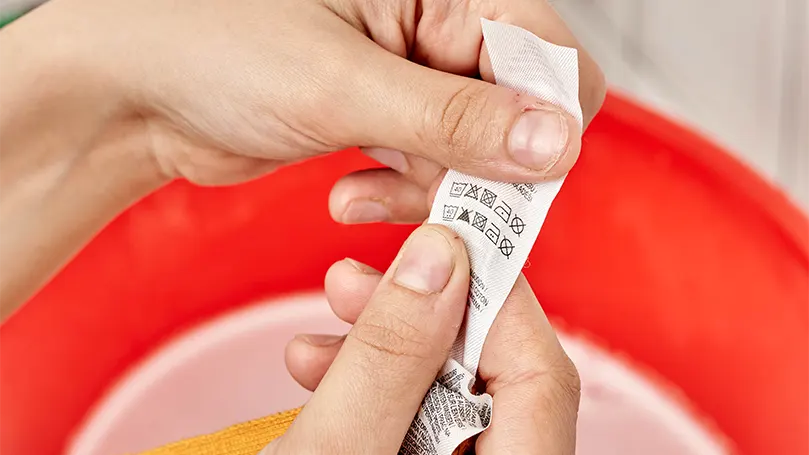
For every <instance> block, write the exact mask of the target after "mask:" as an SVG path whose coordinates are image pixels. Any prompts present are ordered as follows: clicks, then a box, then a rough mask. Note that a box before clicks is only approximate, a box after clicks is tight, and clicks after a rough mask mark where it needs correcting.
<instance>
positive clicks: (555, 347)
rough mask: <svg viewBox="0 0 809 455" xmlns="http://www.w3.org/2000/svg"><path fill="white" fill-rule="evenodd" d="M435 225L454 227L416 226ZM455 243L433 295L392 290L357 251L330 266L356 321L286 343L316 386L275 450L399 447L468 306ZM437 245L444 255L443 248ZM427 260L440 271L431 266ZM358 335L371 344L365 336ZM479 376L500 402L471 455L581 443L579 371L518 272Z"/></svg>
mask: <svg viewBox="0 0 809 455" xmlns="http://www.w3.org/2000/svg"><path fill="white" fill-rule="evenodd" d="M433 229H435V230H438V229H440V230H441V232H444V233H445V235H449V236H452V234H447V231H446V230H445V229H444V228H443V227H438V226H427V227H422V228H420V229H419V230H417V231H416V232H417V233H416V234H414V235H420V234H419V233H423V232H425V230H433ZM447 238H452V237H447ZM451 242H454V243H453V246H454V251H455V253H456V264H455V269H454V272H453V279H451V280H450V282H449V283H450V284H448V285H447V287H446V288H445V289H444V291H443V293H442V294H440V295H436V296H435V297H432V301H431V303H432V305H431V304H430V303H428V300H426V298H425V297H424V296H418V294H414V293H411V292H407V291H404V292H397V293H394V292H391V290H390V289H391V287H392V284H391V278H390V275H391V271H388V273H387V274H386V275H385V276H383V275H382V274H380V273H379V272H377V271H375V270H373V269H372V268H370V267H368V266H366V265H363V264H358V263H356V262H354V261H351V260H344V261H341V262H338V263H336V264H334V265H333V266H332V268H331V269H330V270H329V272H328V274H327V276H326V295H327V297H328V299H329V302H330V304H331V306H332V309H333V310H334V312H335V314H336V315H337V316H338V317H340V318H341V319H343V320H344V321H346V322H349V323H353V324H354V327H353V328H352V331H351V332H349V334H348V336H347V337H345V338H344V337H335V336H325V335H302V336H298V337H297V338H295V339H294V340H293V341H291V342H290V343H289V345H288V346H287V351H286V362H287V367H288V369H289V371H290V373H291V374H292V376H293V377H294V378H295V379H296V380H297V381H298V382H299V383H300V384H301V385H302V386H304V387H306V388H307V389H309V390H314V391H315V393H314V395H313V398H312V401H310V402H309V403H308V404H307V405H306V406H305V407H304V409H303V411H302V412H301V415H300V417H299V418H298V420H297V421H296V422H295V424H294V425H293V427H292V429H294V430H295V431H294V432H292V430H290V432H289V433H287V436H284V438H287V437H288V439H287V440H286V441H282V442H279V445H278V446H277V447H274V448H271V449H268V450H269V452H268V453H270V454H274V453H298V452H300V453H307V451H308V453H318V449H320V450H325V448H327V447H328V448H329V450H328V451H329V453H352V454H354V453H374V454H376V453H380V454H385V453H389V454H394V453H397V450H398V448H399V445H400V444H401V442H402V439H403V437H404V434H405V432H406V431H407V428H408V427H409V425H410V422H411V421H412V419H413V417H414V416H415V414H416V412H417V410H418V405H419V403H420V402H421V399H422V398H423V396H424V395H425V394H426V392H427V388H428V387H429V384H430V383H431V382H432V381H433V380H434V379H435V376H436V373H437V371H438V369H439V368H440V366H441V364H442V363H443V362H444V361H445V360H446V358H447V353H448V349H449V347H450V345H451V343H452V339H454V337H455V336H456V335H457V332H458V324H459V323H460V321H461V319H460V318H459V316H458V315H459V314H460V315H462V313H463V309H464V307H465V300H466V291H467V290H466V289H461V288H456V287H455V285H456V284H457V285H458V286H460V285H461V282H466V281H467V280H468V273H467V270H468V269H467V268H466V267H467V265H466V264H467V262H466V261H467V259H466V256H465V254H462V253H463V251H464V250H463V244H462V242H461V241H460V240H459V239H457V238H454V239H452V240H451ZM405 251H407V246H406V247H405ZM434 251H436V253H435V255H436V257H438V254H437V252H438V251H439V250H438V249H436V250H434ZM429 257H431V256H430V255H429V254H425V255H424V256H422V259H427V258H429ZM397 263H399V264H401V262H394V264H393V266H392V267H391V270H394V269H395V268H396V266H397ZM421 270H423V271H425V272H426V273H428V274H429V273H432V274H433V275H432V276H438V275H439V274H437V273H436V271H437V269H435V268H431V267H428V266H426V265H425V266H424V267H422V269H421ZM456 277H458V279H457V281H453V280H454V279H455V278H456ZM383 296H385V297H387V298H386V299H384V300H383V299H382V297H383ZM461 301H463V302H461ZM438 305H444V307H443V308H444V310H445V312H444V313H437V312H436V309H438V308H442V307H439V306H438ZM369 326H370V327H371V329H370V330H369ZM442 330H443V332H442ZM355 332H356V333H355ZM357 333H359V334H361V335H360V339H361V340H362V339H365V341H368V343H362V342H358V340H357ZM368 335H372V337H368ZM366 337H367V338H366ZM367 344H370V345H371V346H373V348H371V349H368V346H367ZM360 348H363V349H366V350H367V352H365V351H363V350H361V349H360ZM368 354H370V355H368ZM478 375H479V378H480V379H481V380H482V381H483V384H484V385H485V392H487V393H489V394H491V395H492V397H493V406H494V407H493V410H492V421H491V425H490V427H489V428H488V429H487V430H486V431H484V432H483V433H481V434H480V436H479V437H478V439H477V441H476V443H475V449H476V453H479V454H481V455H487V454H501V453H519V454H534V453H535V454H543V455H557V454H565V455H567V454H573V453H574V452H575V444H576V419H577V415H578V405H579V394H580V393H579V392H580V384H579V378H578V374H577V371H576V368H575V366H574V365H573V364H572V362H571V361H570V359H569V358H568V357H567V355H566V354H565V352H564V350H563V349H562V347H561V345H560V344H559V341H558V339H557V338H556V335H555V333H554V331H553V328H552V327H551V326H550V324H549V322H548V320H547V318H546V317H545V314H544V313H543V311H542V308H541V307H540V306H539V304H538V302H537V300H536V298H535V297H534V294H533V292H532V291H531V288H530V286H529V285H528V282H527V281H526V279H525V277H524V276H522V275H521V276H520V277H519V279H518V280H517V283H516V284H515V286H514V288H513V290H512V292H511V294H510V295H509V297H508V299H507V300H506V302H505V304H504V306H503V308H502V309H501V310H500V312H499V313H498V315H497V318H496V319H495V321H494V324H493V326H492V328H491V331H490V332H489V334H488V337H487V338H486V343H485V344H484V346H483V352H482V354H481V359H480V366H479V371H478ZM335 384H339V385H335ZM302 417H305V418H303V419H302ZM335 447H336V449H335Z"/></svg>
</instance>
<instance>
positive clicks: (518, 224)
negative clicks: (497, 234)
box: [508, 215, 525, 235]
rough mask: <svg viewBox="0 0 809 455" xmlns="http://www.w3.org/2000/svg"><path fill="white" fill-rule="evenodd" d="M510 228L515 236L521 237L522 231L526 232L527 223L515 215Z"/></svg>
mask: <svg viewBox="0 0 809 455" xmlns="http://www.w3.org/2000/svg"><path fill="white" fill-rule="evenodd" d="M508 227H510V228H511V230H512V231H514V233H515V234H517V235H520V234H522V231H524V230H525V222H524V221H523V220H522V218H520V217H518V216H517V215H514V218H512V219H511V223H509V225H508Z"/></svg>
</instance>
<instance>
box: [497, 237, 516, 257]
mask: <svg viewBox="0 0 809 455" xmlns="http://www.w3.org/2000/svg"><path fill="white" fill-rule="evenodd" d="M498 248H500V252H501V253H503V256H505V257H506V259H508V258H509V256H511V253H512V252H513V251H514V244H513V243H511V240H509V239H506V238H504V239H503V240H501V241H500V246H499V247H498Z"/></svg>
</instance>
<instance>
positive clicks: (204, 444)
mask: <svg viewBox="0 0 809 455" xmlns="http://www.w3.org/2000/svg"><path fill="white" fill-rule="evenodd" d="M300 411H301V408H298V409H293V410H291V411H285V412H282V413H279V414H275V415H271V416H268V417H264V418H261V419H257V420H253V421H250V422H245V423H240V424H238V425H234V426H232V427H230V428H227V429H225V430H222V431H219V432H216V433H212V434H208V435H203V436H197V437H195V438H191V439H186V440H185V441H180V442H175V443H173V444H169V445H167V446H163V447H160V448H158V449H154V450H150V451H148V452H144V453H142V454H140V455H256V454H257V453H258V452H260V451H261V449H263V448H264V446H266V445H267V444H269V443H270V441H272V440H273V439H275V438H277V437H279V436H281V435H282V434H284V432H285V431H286V430H287V428H289V426H290V425H291V424H292V421H293V420H295V417H297V415H298V413H299V412H300Z"/></svg>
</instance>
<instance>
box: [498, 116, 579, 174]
mask: <svg viewBox="0 0 809 455" xmlns="http://www.w3.org/2000/svg"><path fill="white" fill-rule="evenodd" d="M567 140H568V131H567V121H565V117H564V116H563V115H562V113H561V112H559V111H554V110H547V109H535V110H529V111H525V112H523V114H522V115H521V116H520V119H519V120H517V123H516V124H515V125H514V128H512V130H511V135H510V136H509V143H508V148H509V151H510V152H511V156H512V157H513V158H514V161H516V162H518V163H520V164H522V165H523V166H526V167H528V168H531V169H534V170H537V171H543V172H545V171H548V170H550V168H552V167H553V165H554V164H556V163H557V162H558V161H559V159H560V158H561V157H562V155H563V154H564V153H565V151H566V150H567Z"/></svg>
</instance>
